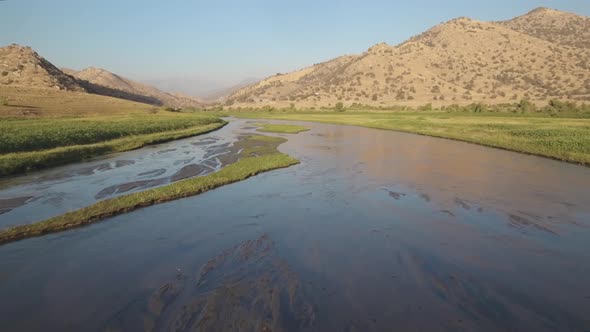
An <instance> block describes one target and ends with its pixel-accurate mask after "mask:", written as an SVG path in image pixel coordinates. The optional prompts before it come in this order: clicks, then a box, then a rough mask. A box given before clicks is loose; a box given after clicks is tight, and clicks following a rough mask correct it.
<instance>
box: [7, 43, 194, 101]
mask: <svg viewBox="0 0 590 332" xmlns="http://www.w3.org/2000/svg"><path fill="white" fill-rule="evenodd" d="M0 86H8V87H11V86H12V87H19V88H25V89H26V88H32V89H57V90H64V91H79V92H89V93H93V94H98V95H103V96H110V97H116V98H121V99H127V100H131V101H137V102H141V103H146V104H151V105H158V106H162V105H166V106H173V107H187V106H193V107H198V106H201V105H202V103H201V102H200V101H199V100H197V99H196V98H192V97H188V96H183V95H180V94H172V93H166V92H162V91H160V90H158V89H156V88H153V87H150V86H147V85H144V84H141V83H137V82H134V81H131V80H129V79H126V78H123V77H121V76H118V75H115V74H113V73H110V72H108V71H106V70H104V69H99V68H88V69H85V70H82V71H75V70H71V69H64V70H60V69H58V68H57V67H55V66H54V65H53V64H51V63H50V62H49V61H47V60H46V59H45V58H43V57H42V56H40V55H39V54H38V53H37V52H35V51H34V50H33V49H31V48H30V47H25V46H20V45H16V44H12V45H9V46H5V47H0Z"/></svg>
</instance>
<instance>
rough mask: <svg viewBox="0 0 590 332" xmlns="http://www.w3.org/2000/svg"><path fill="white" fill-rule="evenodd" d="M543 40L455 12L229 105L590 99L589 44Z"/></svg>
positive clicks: (258, 88)
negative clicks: (411, 34)
mask: <svg viewBox="0 0 590 332" xmlns="http://www.w3.org/2000/svg"><path fill="white" fill-rule="evenodd" d="M541 11H542V10H536V11H533V12H531V13H529V14H527V15H524V16H521V17H520V18H518V20H519V21H521V22H525V21H530V22H535V21H536V20H535V19H531V20H527V17H528V16H532V17H536V16H538V15H539V13H540V12H541ZM558 13H559V12H558ZM572 15H573V14H564V15H563V17H562V21H563V20H568V19H570V18H571V17H573V18H571V19H572V20H573V21H574V22H578V21H579V20H582V21H583V20H584V19H587V18H583V17H579V16H576V15H573V16H572ZM531 24H533V23H531ZM561 24H565V26H570V25H569V24H568V23H566V22H562V23H561ZM573 24H574V25H576V24H577V23H573ZM556 29H558V28H556ZM551 31H552V30H551ZM557 33H558V32H555V34H557ZM546 34H547V35H549V33H548V32H547V33H546ZM546 39H547V40H544V39H541V38H539V37H535V36H532V35H530V34H528V33H523V32H519V31H517V30H515V29H512V28H509V27H507V26H506V23H505V22H504V23H490V22H481V21H476V20H472V19H469V18H458V19H454V20H451V21H448V22H445V23H443V24H440V25H438V26H436V27H434V28H432V29H430V30H428V31H426V32H424V33H422V34H420V35H418V36H415V37H413V38H411V39H409V40H408V41H406V42H404V43H401V44H399V45H397V46H390V45H387V44H384V43H382V44H377V45H375V46H373V47H371V48H370V49H369V50H368V51H367V52H365V53H363V54H361V55H347V56H343V57H339V58H336V59H333V60H331V61H327V62H324V63H320V64H317V65H314V66H311V67H308V68H305V69H302V70H299V71H296V72H292V73H289V74H284V75H275V76H273V77H270V78H267V79H265V80H263V81H261V82H259V83H257V84H254V85H251V86H248V87H246V88H243V89H241V90H239V91H237V92H236V93H234V94H233V95H232V96H230V98H228V101H227V102H226V104H227V105H232V106H244V107H248V106H261V105H270V106H279V107H284V106H287V105H289V104H290V103H294V104H296V105H297V106H302V107H315V106H333V105H335V104H336V103H337V102H343V103H344V104H345V105H350V104H352V103H361V104H369V105H374V106H382V105H392V104H404V105H412V106H415V105H421V104H425V103H433V104H435V105H445V104H455V103H456V104H468V103H472V102H486V103H503V102H514V101H516V100H520V99H523V98H527V99H531V100H538V101H543V100H547V99H549V98H560V99H570V100H590V67H588V65H587V64H588V63H590V49H588V48H584V47H577V46H571V45H567V44H576V45H577V44H578V42H576V41H574V39H573V38H572V39H571V40H570V41H569V42H568V43H566V44H557V43H554V42H552V41H550V38H549V37H548V38H546Z"/></svg>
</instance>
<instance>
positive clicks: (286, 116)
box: [231, 111, 590, 165]
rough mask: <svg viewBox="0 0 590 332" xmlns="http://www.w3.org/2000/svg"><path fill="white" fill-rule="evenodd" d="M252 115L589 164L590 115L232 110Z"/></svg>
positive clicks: (237, 113)
mask: <svg viewBox="0 0 590 332" xmlns="http://www.w3.org/2000/svg"><path fill="white" fill-rule="evenodd" d="M231 115H233V116H235V117H241V118H252V119H276V120H296V121H312V122H320V123H333V124H343V125H354V126H363V127H368V128H376V129H387V130H396V131H403V132H409V133H414V134H421V135H427V136H434V137H440V138H449V139H454V140H459V141H464V142H469V143H476V144H480V145H485V146H489V147H494V148H501V149H506V150H510V151H515V152H521V153H526V154H532V155H537V156H542V157H547V158H552V159H557V160H562V161H567V162H572V163H578V164H584V165H589V164H590V119H587V118H569V117H568V118H555V117H549V116H544V115H539V116H533V115H530V114H525V115H519V114H505V113H464V112H444V111H438V112H436V111H434V112H420V111H411V112H348V111H347V112H231Z"/></svg>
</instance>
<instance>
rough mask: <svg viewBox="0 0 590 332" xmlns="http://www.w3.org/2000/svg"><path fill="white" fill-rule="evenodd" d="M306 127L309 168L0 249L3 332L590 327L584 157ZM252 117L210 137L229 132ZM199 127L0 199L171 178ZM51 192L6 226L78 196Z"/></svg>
mask: <svg viewBox="0 0 590 332" xmlns="http://www.w3.org/2000/svg"><path fill="white" fill-rule="evenodd" d="M305 125H306V126H308V127H310V128H311V130H310V131H308V132H304V133H300V134H297V135H284V136H285V137H287V138H288V139H289V141H288V142H287V143H285V144H283V145H281V146H280V150H281V151H283V152H285V153H288V154H290V155H292V156H295V157H297V158H298V159H300V160H301V164H300V165H297V166H294V167H290V168H287V169H282V170H276V171H272V172H269V173H265V174H262V175H259V176H256V177H254V178H251V179H248V180H246V181H243V182H240V183H237V184H233V185H229V186H226V187H222V188H219V189H216V190H213V191H210V192H207V193H205V194H202V195H200V196H196V197H191V198H187V199H182V200H178V201H174V202H170V203H166V204H160V205H157V206H153V207H149V208H145V209H142V210H138V211H135V212H132V213H129V214H126V215H122V216H118V217H115V218H111V219H109V220H107V221H105V222H102V223H98V224H95V225H92V226H89V227H85V228H82V229H78V230H72V231H68V232H64V233H60V234H55V235H49V236H45V237H42V238H35V239H29V240H25V241H20V242H16V243H11V244H7V245H4V246H0V330H1V331H51V330H55V331H80V330H84V331H105V330H120V331H135V330H156V331H158V330H238V329H240V328H241V329H242V330H258V331H271V330H273V331H282V330H287V331H288V330H293V331H297V330H308V331H391V330H400V331H580V332H583V331H589V330H590V168H586V167H581V166H576V165H571V164H567V163H562V162H557V161H553V160H548V159H543V158H538V157H533V156H526V155H521V154H517V153H512V152H507V151H501V150H496V149H490V148H485V147H481V146H476V145H472V144H466V143H461V142H455V141H450V140H444V139H437V138H430V137H424V136H417V135H412V134H404V133H397V132H391V131H381V130H374V129H367V128H357V127H348V126H337V125H324V124H310V123H307V124H305ZM249 126H250V125H249V124H248V121H246V120H232V123H231V124H230V125H229V126H228V127H226V128H224V129H222V130H220V131H218V132H216V133H213V134H210V135H212V136H215V137H217V138H218V139H219V140H223V142H222V143H227V142H229V143H230V145H231V142H232V140H234V138H230V137H236V133H241V132H244V131H246V132H247V131H249V130H251V129H244V128H249ZM205 138H206V137H204V136H203V137H199V138H192V139H190V140H184V141H181V142H180V143H179V142H174V143H171V144H172V145H173V146H174V147H172V148H169V147H168V145H163V146H158V147H156V148H151V149H142V150H139V151H135V152H131V153H129V154H122V155H117V156H115V157H111V158H114V159H113V160H134V161H135V163H133V164H130V163H127V165H124V166H123V167H114V166H116V165H115V162H114V161H113V162H112V163H111V164H110V165H111V168H110V169H107V170H105V169H96V168H93V171H92V172H91V173H90V175H88V174H78V173H79V172H78V173H76V170H77V169H80V168H84V167H86V166H87V164H81V165H76V166H71V167H72V168H71V169H70V173H68V174H75V176H70V177H69V180H68V182H67V183H85V184H92V183H97V185H94V186H91V187H90V188H91V189H92V190H90V191H89V190H86V189H88V187H85V186H74V185H67V186H66V185H65V184H64V183H61V184H58V183H56V182H55V183H54V182H51V181H58V180H55V179H52V178H51V177H50V178H49V180H45V181H49V182H46V183H41V182H42V181H39V180H38V178H35V176H41V175H35V176H33V177H27V178H17V179H11V180H10V181H8V182H7V183H5V184H4V188H3V189H2V191H0V197H2V198H4V199H11V198H14V197H27V196H32V197H38V196H44V194H43V193H52V192H53V193H55V192H66V193H67V195H72V196H77V195H80V196H81V197H86V198H85V199H80V200H79V203H76V204H77V205H82V206H83V204H87V202H91V201H93V200H96V199H100V198H96V197H95V196H96V194H97V192H100V190H102V189H104V187H108V186H110V185H112V184H113V183H122V182H125V183H126V182H129V181H136V180H137V178H136V176H137V174H139V173H142V172H147V171H153V170H156V169H164V170H165V171H164V173H162V174H159V175H157V176H152V175H153V174H152V175H149V176H150V177H151V178H158V177H160V176H171V175H173V174H175V173H176V172H178V170H179V169H178V167H182V166H180V165H177V166H176V168H175V166H174V162H176V161H178V160H182V159H183V158H181V157H182V156H183V155H190V156H191V158H192V157H195V158H196V159H195V160H194V161H191V162H190V163H195V164H199V163H200V162H202V161H203V159H204V158H203V156H204V155H205V154H206V152H194V151H203V150H202V147H201V146H199V145H190V144H187V143H186V142H194V141H197V140H200V139H205ZM215 144H218V143H214V145H215ZM178 145H179V146H178ZM183 146H184V148H182V147H183ZM174 148H175V149H177V150H175V151H167V152H165V153H163V154H157V153H155V152H156V151H160V150H167V149H174ZM199 149H201V150H199ZM213 150H215V149H213ZM217 150H219V149H217ZM187 151H188V152H189V153H187V154H185V152H187ZM154 153H155V154H154ZM162 155H166V157H165V158H164V157H162ZM187 159H188V158H187ZM205 159H206V158H205ZM109 160H111V159H109ZM140 160H147V161H149V162H145V163H141V162H139V161H140ZM152 160H154V161H152ZM94 163H98V164H100V163H101V162H100V161H97V162H94ZM152 163H154V164H152ZM92 165H94V164H92ZM220 167H221V166H220ZM123 170H129V172H127V171H125V172H123ZM131 170H132V171H131ZM62 171H63V169H62ZM124 174H132V175H124ZM42 175H43V176H47V174H46V173H43V174H42ZM50 175H54V173H51V174H50ZM107 175H108V176H107ZM103 178H111V179H115V180H112V181H106V180H104V179H103ZM121 178H124V181H122V180H121ZM101 179H102V180H101ZM101 181H102V182H101ZM105 181H106V182H105ZM41 185H44V186H45V187H46V188H45V189H41V190H44V191H42V192H40V193H37V194H35V193H34V192H28V190H29V191H31V188H34V187H35V186H41ZM76 187H77V189H76ZM132 190H141V188H137V187H136V188H134V189H132ZM32 191H34V190H32ZM87 192H89V193H87ZM113 194H114V195H116V194H117V191H115V192H114V193H113ZM42 200H43V199H41V198H40V199H37V200H33V201H32V202H31V201H25V202H26V204H24V205H21V206H20V207H13V208H12V210H11V211H9V212H6V213H4V214H3V215H0V217H1V218H2V219H0V227H2V226H3V225H9V224H15V223H22V222H31V221H34V219H35V218H36V217H39V216H47V215H53V214H57V213H61V211H62V209H63V208H64V206H66V205H65V204H66V203H60V202H67V201H68V200H67V199H62V200H61V201H57V200H56V203H55V204H54V205H51V204H45V205H44V206H45V208H42V209H41V208H40V206H41V205H36V204H40V203H39V202H40V201H42ZM76 204H74V206H77V205H76ZM13 205H15V204H13ZM48 206H53V207H48ZM70 208H71V206H70ZM39 211H41V212H39ZM22 216H29V217H28V218H21V217H22ZM21 220H22V221H21Z"/></svg>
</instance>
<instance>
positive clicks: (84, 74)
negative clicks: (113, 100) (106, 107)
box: [64, 67, 202, 107]
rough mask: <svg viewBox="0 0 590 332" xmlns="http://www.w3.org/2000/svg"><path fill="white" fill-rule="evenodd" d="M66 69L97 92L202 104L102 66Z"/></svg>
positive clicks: (159, 102) (183, 104)
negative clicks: (78, 69) (77, 69)
mask: <svg viewBox="0 0 590 332" xmlns="http://www.w3.org/2000/svg"><path fill="white" fill-rule="evenodd" d="M64 70H65V71H67V72H68V73H69V74H70V75H72V76H73V77H75V78H77V79H78V80H80V81H82V85H84V86H86V88H87V89H88V91H90V92H93V93H96V94H100V95H107V96H112V97H117V98H123V99H130V100H135V101H139V102H144V103H148V104H154V105H166V106H173V107H187V106H192V107H198V106H201V105H202V103H201V102H200V101H199V100H197V99H196V98H192V97H189V96H184V95H181V94H172V93H167V92H163V91H160V90H158V89H156V88H154V87H151V86H148V85H145V84H141V83H138V82H134V81H132V80H130V79H127V78H124V77H121V76H119V75H116V74H113V73H111V72H109V71H107V70H104V69H102V68H94V67H90V68H86V69H84V70H81V71H74V70H71V69H64Z"/></svg>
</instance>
